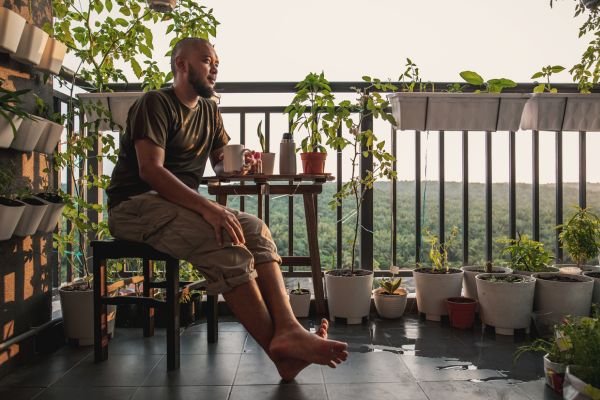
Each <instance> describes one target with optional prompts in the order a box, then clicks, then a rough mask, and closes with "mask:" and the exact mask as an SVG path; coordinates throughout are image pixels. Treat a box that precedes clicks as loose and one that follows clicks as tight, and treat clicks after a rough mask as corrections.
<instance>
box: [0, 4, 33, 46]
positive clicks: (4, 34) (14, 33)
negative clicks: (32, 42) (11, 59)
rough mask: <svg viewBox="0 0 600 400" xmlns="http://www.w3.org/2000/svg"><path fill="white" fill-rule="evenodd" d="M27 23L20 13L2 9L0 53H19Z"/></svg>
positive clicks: (0, 15) (0, 9) (0, 17)
mask: <svg viewBox="0 0 600 400" xmlns="http://www.w3.org/2000/svg"><path fill="white" fill-rule="evenodd" d="M26 22H27V21H25V18H23V17H22V16H21V15H20V14H19V13H16V12H14V11H12V10H9V9H8V8H6V7H0V51H3V52H8V53H9V54H13V53H14V52H15V51H17V47H18V46H19V41H20V40H21V35H22V34H23V29H24V28H25V23H26Z"/></svg>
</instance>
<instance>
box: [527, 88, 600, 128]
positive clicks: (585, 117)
mask: <svg viewBox="0 0 600 400" xmlns="http://www.w3.org/2000/svg"><path fill="white" fill-rule="evenodd" d="M521 129H525V130H526V129H531V130H538V131H561V130H562V131H575V132H578V131H600V95H599V94H579V93H535V94H533V95H531V98H530V99H529V101H527V104H525V108H524V109H523V117H522V118H521Z"/></svg>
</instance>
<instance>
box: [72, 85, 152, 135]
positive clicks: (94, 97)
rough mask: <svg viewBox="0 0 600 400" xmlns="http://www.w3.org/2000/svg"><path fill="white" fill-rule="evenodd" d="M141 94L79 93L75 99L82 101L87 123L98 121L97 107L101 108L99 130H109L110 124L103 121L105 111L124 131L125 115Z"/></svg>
mask: <svg viewBox="0 0 600 400" xmlns="http://www.w3.org/2000/svg"><path fill="white" fill-rule="evenodd" d="M142 94H143V92H110V93H79V94H78V95H77V97H79V99H80V100H81V101H82V103H83V105H84V109H85V116H86V119H87V121H88V122H92V121H96V120H98V119H99V116H98V114H99V113H98V107H102V108H103V110H105V111H103V112H102V113H101V119H103V120H102V121H101V122H100V126H99V128H98V129H99V130H101V131H107V130H111V129H112V128H111V124H110V123H108V121H105V120H104V119H105V118H106V111H108V112H110V116H111V120H112V122H113V123H114V124H116V125H118V126H117V127H115V128H118V127H121V128H122V129H125V127H126V126H127V114H128V112H129V108H130V107H131V106H132V105H133V103H134V102H135V101H136V100H137V99H138V98H139V97H140V96H141V95H142Z"/></svg>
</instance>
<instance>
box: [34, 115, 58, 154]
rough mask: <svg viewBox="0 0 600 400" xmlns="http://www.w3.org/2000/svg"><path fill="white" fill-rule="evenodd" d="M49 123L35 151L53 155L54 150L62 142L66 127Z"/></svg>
mask: <svg viewBox="0 0 600 400" xmlns="http://www.w3.org/2000/svg"><path fill="white" fill-rule="evenodd" d="M47 122H48V124H47V126H46V130H45V131H44V132H42V135H41V136H40V139H39V140H38V142H37V144H36V145H35V148H34V150H35V151H37V152H39V153H45V154H52V153H54V149H56V146H57V145H58V142H60V138H61V136H62V133H63V130H64V129H65V127H64V126H62V125H61V124H57V123H56V122H52V121H47Z"/></svg>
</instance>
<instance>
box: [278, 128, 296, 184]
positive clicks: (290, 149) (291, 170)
mask: <svg viewBox="0 0 600 400" xmlns="http://www.w3.org/2000/svg"><path fill="white" fill-rule="evenodd" d="M279 174H281V175H296V143H294V138H293V137H292V134H291V133H288V132H286V133H284V134H283V138H282V139H281V143H280V144H279Z"/></svg>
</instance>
